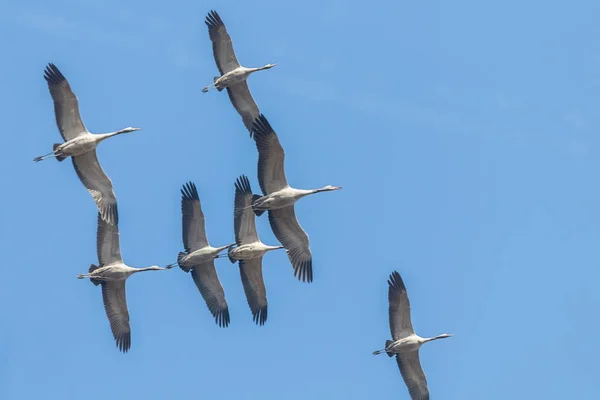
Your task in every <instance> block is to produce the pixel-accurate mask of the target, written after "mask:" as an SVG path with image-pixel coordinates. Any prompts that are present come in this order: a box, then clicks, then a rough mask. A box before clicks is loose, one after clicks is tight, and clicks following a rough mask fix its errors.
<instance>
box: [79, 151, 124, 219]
mask: <svg viewBox="0 0 600 400" xmlns="http://www.w3.org/2000/svg"><path fill="white" fill-rule="evenodd" d="M71 160H73V167H74V168H75V172H76V173H77V176H78V177H79V180H81V182H82V183H83V185H84V186H85V187H86V189H87V190H88V192H90V194H91V195H92V197H93V198H94V201H95V202H96V206H98V211H100V214H101V215H102V219H104V220H105V221H106V222H108V223H109V224H113V225H116V224H118V223H119V220H118V214H117V197H116V196H115V192H114V190H113V186H112V181H111V180H110V178H109V177H108V176H106V173H105V172H104V171H103V170H102V167H101V166H100V163H99V162H98V157H97V156H96V150H92V151H88V152H87V153H85V154H82V155H80V156H74V157H71Z"/></svg>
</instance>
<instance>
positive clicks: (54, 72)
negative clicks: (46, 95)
mask: <svg viewBox="0 0 600 400" xmlns="http://www.w3.org/2000/svg"><path fill="white" fill-rule="evenodd" d="M44 79H46V81H47V82H48V84H53V85H58V84H60V83H61V82H63V81H65V80H66V79H65V76H64V75H63V74H62V73H61V72H60V70H59V69H58V68H57V67H56V65H54V64H52V63H49V64H48V65H47V66H46V69H45V70H44Z"/></svg>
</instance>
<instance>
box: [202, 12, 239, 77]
mask: <svg viewBox="0 0 600 400" xmlns="http://www.w3.org/2000/svg"><path fill="white" fill-rule="evenodd" d="M204 22H205V24H206V25H207V26H208V36H209V37H210V41H211V42H212V45H213V55H214V57H215V62H216V63H217V68H218V69H219V72H220V73H221V75H224V74H226V73H227V72H230V71H233V70H234V69H236V68H237V67H239V66H240V63H239V62H238V60H237V58H236V56H235V52H234V51H233V44H232V43H231V38H230V37H229V33H227V28H225V24H223V20H221V17H220V16H219V14H217V12H216V11H214V10H211V11H210V12H209V13H208V15H207V16H206V20H205V21H204Z"/></svg>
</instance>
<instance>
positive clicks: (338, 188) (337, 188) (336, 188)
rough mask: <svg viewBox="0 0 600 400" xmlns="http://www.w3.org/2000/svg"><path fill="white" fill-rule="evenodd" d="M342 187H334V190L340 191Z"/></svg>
mask: <svg viewBox="0 0 600 400" xmlns="http://www.w3.org/2000/svg"><path fill="white" fill-rule="evenodd" d="M341 188H342V187H341V186H334V187H333V190H340V189H341Z"/></svg>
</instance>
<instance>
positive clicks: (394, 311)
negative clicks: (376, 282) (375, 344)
mask: <svg viewBox="0 0 600 400" xmlns="http://www.w3.org/2000/svg"><path fill="white" fill-rule="evenodd" d="M388 285H389V289H388V301H389V318H390V331H391V332H392V338H393V340H386V341H385V349H382V350H377V351H375V352H373V354H381V353H387V355H388V356H389V357H393V356H394V355H395V356H396V362H397V363H398V367H399V368H400V373H401V374H402V378H403V379H404V383H405V384H406V386H407V387H408V392H409V393H410V397H411V399H413V400H429V389H428V388H427V379H426V378H425V373H424V372H423V368H421V362H420V361H419V348H420V347H421V346H422V345H423V343H427V342H431V341H432V340H437V339H444V338H447V337H451V336H454V335H451V334H448V333H444V334H441V335H438V336H435V337H432V338H422V337H420V336H419V335H417V334H416V333H415V331H414V329H413V326H412V322H411V320H410V302H409V301H408V295H407V294H406V287H405V286H404V282H403V281H402V278H401V277H400V274H399V273H398V272H396V271H394V272H392V274H391V275H390V278H389V280H388Z"/></svg>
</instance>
